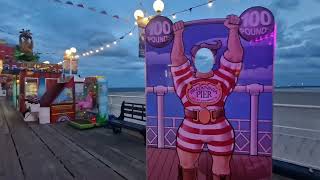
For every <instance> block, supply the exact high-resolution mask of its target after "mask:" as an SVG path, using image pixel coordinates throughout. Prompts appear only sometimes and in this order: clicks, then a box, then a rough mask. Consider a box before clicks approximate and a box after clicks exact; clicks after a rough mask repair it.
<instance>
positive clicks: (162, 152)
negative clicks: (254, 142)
mask: <svg viewBox="0 0 320 180" xmlns="http://www.w3.org/2000/svg"><path fill="white" fill-rule="evenodd" d="M147 159H148V178H149V179H152V180H162V179H177V176H178V157H177V156H176V151H175V150H171V149H156V148H148V150H147ZM211 164H212V160H211V156H210V155H209V154H208V153H207V152H203V153H201V155H200V157H199V160H198V163H197V166H198V173H197V174H198V180H208V179H212V175H211ZM271 165H272V158H271V157H266V156H247V155H234V156H233V158H232V161H231V169H232V180H240V179H246V180H258V179H260V180H269V179H270V175H271V171H272V169H271Z"/></svg>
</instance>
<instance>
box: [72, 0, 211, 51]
mask: <svg viewBox="0 0 320 180" xmlns="http://www.w3.org/2000/svg"><path fill="white" fill-rule="evenodd" d="M213 2H214V0H208V1H207V2H205V3H202V4H198V5H195V6H192V7H190V8H186V9H183V10H180V11H176V12H173V13H171V14H169V15H167V17H171V18H172V19H176V18H177V14H181V13H185V12H191V11H192V10H193V9H196V8H199V7H202V6H208V7H209V8H211V7H212V6H213ZM153 8H154V10H155V11H156V12H157V13H158V14H161V12H162V11H163V9H164V3H163V1H162V0H155V1H154V3H153ZM134 15H135V18H136V19H137V17H138V16H139V17H140V18H144V13H143V11H142V10H136V11H135V13H134ZM137 25H138V22H137V21H135V26H134V27H133V28H131V30H130V31H128V32H127V33H125V34H124V35H122V36H120V37H119V38H116V39H115V40H114V41H113V42H108V43H104V44H105V45H103V46H101V47H98V48H97V47H96V48H93V49H90V50H87V51H85V52H83V53H80V55H77V56H78V57H80V56H82V57H86V56H91V55H94V54H97V53H100V52H102V51H106V50H107V49H109V48H111V47H112V46H115V45H117V44H118V43H119V41H120V40H124V39H125V38H126V37H128V36H132V35H133V32H134V30H135V29H136V26H137Z"/></svg>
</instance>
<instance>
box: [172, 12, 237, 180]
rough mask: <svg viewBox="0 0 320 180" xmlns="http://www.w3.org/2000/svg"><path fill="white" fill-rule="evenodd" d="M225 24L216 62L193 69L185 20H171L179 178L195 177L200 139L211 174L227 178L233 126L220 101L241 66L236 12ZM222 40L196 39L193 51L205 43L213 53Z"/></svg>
mask: <svg viewBox="0 0 320 180" xmlns="http://www.w3.org/2000/svg"><path fill="white" fill-rule="evenodd" d="M224 25H225V26H226V27H227V28H228V31H229V35H228V42H227V50H226V51H225V52H224V54H223V55H222V56H221V58H220V67H219V68H218V69H216V70H212V71H210V72H207V73H201V72H197V71H196V69H195V68H194V67H193V66H192V63H191V62H190V61H189V60H188V59H187V57H186V56H185V53H184V45H183V31H184V23H183V22H182V21H179V22H177V23H175V24H174V25H173V31H174V35H175V36H174V44H173V48H172V52H171V61H172V67H171V72H172V76H173V80H174V87H175V92H176V94H177V95H178V96H179V98H180V99H181V102H182V103H183V106H184V110H185V118H184V121H183V123H182V125H181V126H180V128H179V130H178V134H177V153H178V156H179V161H180V165H179V180H180V179H181V180H195V179H197V169H196V167H195V164H196V161H197V160H198V158H199V155H200V153H201V151H202V150H203V147H204V145H205V144H207V146H208V150H209V153H210V155H211V156H212V159H213V164H212V173H213V179H214V180H222V179H230V160H231V157H232V154H233V149H234V143H235V141H234V132H233V129H232V127H231V125H230V123H229V122H228V120H227V119H226V117H225V113H224V105H225V101H226V99H227V97H228V95H229V94H230V93H231V92H232V91H233V89H234V87H235V86H236V82H237V78H238V76H239V73H240V70H241V68H242V59H243V48H242V45H241V42H240V36H239V25H240V18H239V17H238V16H236V15H229V16H228V17H227V18H226V20H225V22H224ZM220 47H221V42H220V41H216V42H215V43H214V44H208V43H201V44H198V45H195V46H194V47H193V48H192V52H191V54H192V60H193V61H195V58H194V57H195V54H196V51H197V50H199V49H201V48H208V49H210V50H211V51H212V53H213V55H216V52H217V50H218V49H219V48H220Z"/></svg>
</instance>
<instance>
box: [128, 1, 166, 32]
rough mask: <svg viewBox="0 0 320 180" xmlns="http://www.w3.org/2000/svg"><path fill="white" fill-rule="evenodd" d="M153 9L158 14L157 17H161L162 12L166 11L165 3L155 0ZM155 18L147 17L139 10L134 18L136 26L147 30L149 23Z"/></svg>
mask: <svg viewBox="0 0 320 180" xmlns="http://www.w3.org/2000/svg"><path fill="white" fill-rule="evenodd" d="M153 9H154V11H155V12H156V13H157V15H161V13H162V11H163V10H164V3H163V1H162V0H155V1H154V2H153ZM153 17H154V16H148V17H145V15H144V12H143V11H142V10H140V9H138V10H136V11H135V12H134V18H135V19H136V24H137V25H138V26H139V27H141V28H145V27H146V26H147V24H148V22H149V21H150V20H151V19H152V18H153Z"/></svg>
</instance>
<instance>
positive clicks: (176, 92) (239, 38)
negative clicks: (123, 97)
mask: <svg viewBox="0 0 320 180" xmlns="http://www.w3.org/2000/svg"><path fill="white" fill-rule="evenodd" d="M274 27H275V25H274V17H273V15H272V13H271V12H270V11H269V10H268V9H266V8H263V7H252V8H249V9H247V10H246V11H244V12H243V13H242V14H241V16H237V15H229V16H227V17H226V18H214V19H203V20H194V21H189V22H183V21H178V22H176V23H174V24H173V23H172V22H171V21H170V19H168V18H166V17H163V16H157V17H155V18H153V19H152V20H151V21H150V22H149V24H148V25H147V27H146V31H145V32H146V67H147V68H146V74H147V87H146V92H147V159H148V160H147V175H148V179H151V180H153V179H168V180H176V179H178V180H195V179H199V180H202V179H214V180H222V179H235V180H237V179H247V180H250V179H264V178H265V179H268V178H271V162H272V157H271V152H272V148H271V146H272V141H271V137H272V91H273V55H274V46H275V28H274ZM203 48H206V49H209V50H210V52H211V53H212V55H213V57H214V59H216V61H215V62H214V65H213V67H212V70H210V71H209V72H200V71H199V70H197V67H196V66H195V64H196V61H201V59H197V58H196V55H197V53H198V52H199V50H201V49H203ZM252 162H254V165H252Z"/></svg>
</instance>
